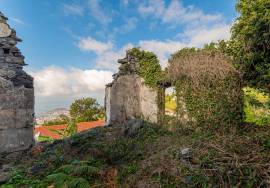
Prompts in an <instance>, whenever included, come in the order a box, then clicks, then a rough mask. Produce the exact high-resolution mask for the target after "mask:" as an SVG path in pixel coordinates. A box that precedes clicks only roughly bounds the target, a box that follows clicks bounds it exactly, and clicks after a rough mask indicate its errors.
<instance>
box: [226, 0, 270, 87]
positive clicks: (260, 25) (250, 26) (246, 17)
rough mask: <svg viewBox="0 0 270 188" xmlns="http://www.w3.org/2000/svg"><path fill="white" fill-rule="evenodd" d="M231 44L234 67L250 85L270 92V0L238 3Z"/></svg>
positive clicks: (249, 0)
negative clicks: (237, 13)
mask: <svg viewBox="0 0 270 188" xmlns="http://www.w3.org/2000/svg"><path fill="white" fill-rule="evenodd" d="M236 10H237V11H238V12H239V17H238V18H237V20H236V22H235V23H234V25H233V27H232V38H231V40H230V42H229V48H230V54H231V55H232V57H233V58H234V64H235V65H236V66H237V67H238V68H239V69H240V70H241V72H242V73H243V77H244V81H245V82H246V84H248V85H250V86H256V87H261V88H264V89H268V91H270V32H269V28H270V1H269V0H238V2H237V5H236Z"/></svg>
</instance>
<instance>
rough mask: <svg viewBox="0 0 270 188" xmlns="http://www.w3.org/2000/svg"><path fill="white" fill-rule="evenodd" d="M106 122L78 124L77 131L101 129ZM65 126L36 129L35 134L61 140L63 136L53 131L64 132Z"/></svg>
mask: <svg viewBox="0 0 270 188" xmlns="http://www.w3.org/2000/svg"><path fill="white" fill-rule="evenodd" d="M104 124H105V122H104V121H103V120H98V121H92V122H81V123H78V124H77V131H78V132H83V131H86V130H88V129H92V128H95V127H100V126H104ZM66 126H67V125H66V124H65V125H52V126H40V127H35V130H34V132H35V134H38V133H39V134H40V136H46V137H50V138H53V139H61V136H60V135H59V134H58V133H57V132H54V131H53V130H57V131H59V130H64V129H65V128H66Z"/></svg>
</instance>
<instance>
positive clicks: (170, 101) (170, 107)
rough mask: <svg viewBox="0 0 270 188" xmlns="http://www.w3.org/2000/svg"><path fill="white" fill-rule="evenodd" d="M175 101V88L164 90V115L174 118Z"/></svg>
mask: <svg viewBox="0 0 270 188" xmlns="http://www.w3.org/2000/svg"><path fill="white" fill-rule="evenodd" d="M176 108H177V100H176V91H175V87H169V88H166V90H165V115H166V116H176Z"/></svg>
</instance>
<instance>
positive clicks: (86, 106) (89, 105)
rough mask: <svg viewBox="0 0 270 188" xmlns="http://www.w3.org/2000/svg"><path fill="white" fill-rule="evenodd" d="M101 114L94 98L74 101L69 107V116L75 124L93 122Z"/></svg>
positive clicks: (100, 109) (101, 111)
mask: <svg viewBox="0 0 270 188" xmlns="http://www.w3.org/2000/svg"><path fill="white" fill-rule="evenodd" d="M102 114H103V110H102V108H101V107H100V105H99V104H98V103H97V100H96V99H94V98H90V97H89V98H82V99H78V100H75V102H74V103H72V104H71V106H70V116H71V117H72V118H74V119H75V120H76V121H77V122H83V121H95V120H98V119H99V118H100V116H101V115H102Z"/></svg>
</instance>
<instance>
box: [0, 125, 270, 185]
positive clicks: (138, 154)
mask: <svg viewBox="0 0 270 188" xmlns="http://www.w3.org/2000/svg"><path fill="white" fill-rule="evenodd" d="M269 132H270V130H269V128H258V127H252V126H248V125H247V126H245V127H242V128H238V129H234V130H233V129H231V130H230V131H229V132H224V131H221V130H216V131H215V132H213V131H210V130H203V129H200V128H197V129H196V130H195V131H192V130H191V129H181V130H178V131H175V132H169V131H167V130H166V129H164V128H162V127H159V126H157V125H152V124H147V123H142V122H141V121H134V120H133V121H131V122H129V124H128V125H127V126H124V125H113V126H110V127H100V128H95V129H92V130H90V131H88V132H85V133H81V134H79V135H75V136H73V137H72V138H70V139H65V140H60V141H55V142H54V143H52V144H46V143H43V144H40V145H38V146H36V147H35V148H33V149H32V150H31V151H28V152H27V153H24V154H22V156H21V160H19V161H17V162H16V163H15V164H14V166H15V167H14V168H13V171H12V175H11V178H10V180H9V181H8V183H7V184H5V185H2V186H1V188H7V187H8V188H9V187H47V186H49V187H213V186H215V187H268V186H270V182H269V178H270V164H269V161H270V142H269ZM187 148H189V149H187Z"/></svg>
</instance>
